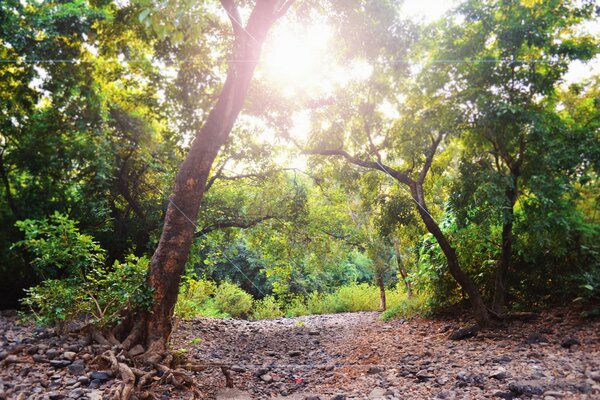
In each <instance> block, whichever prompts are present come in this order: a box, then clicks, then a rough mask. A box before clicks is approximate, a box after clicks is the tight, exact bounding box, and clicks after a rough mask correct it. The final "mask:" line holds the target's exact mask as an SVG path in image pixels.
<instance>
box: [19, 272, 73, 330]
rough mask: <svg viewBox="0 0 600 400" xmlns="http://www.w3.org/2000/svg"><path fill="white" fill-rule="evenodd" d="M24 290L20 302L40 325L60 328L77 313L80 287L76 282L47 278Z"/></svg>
mask: <svg viewBox="0 0 600 400" xmlns="http://www.w3.org/2000/svg"><path fill="white" fill-rule="evenodd" d="M25 292H26V296H25V297H24V298H23V299H22V300H21V303H22V304H23V305H25V306H27V307H28V308H29V310H30V311H31V312H32V313H33V317H34V319H35V320H36V322H38V323H40V324H42V325H56V326H57V327H58V328H59V330H61V328H62V326H63V324H64V323H65V322H67V321H69V320H71V319H73V318H75V316H76V315H77V314H78V309H77V307H76V304H77V303H78V300H79V297H80V288H79V285H78V283H77V282H74V281H72V280H63V281H59V280H56V279H48V280H46V281H43V282H42V283H40V284H39V285H37V286H34V287H32V288H29V289H27V290H25Z"/></svg>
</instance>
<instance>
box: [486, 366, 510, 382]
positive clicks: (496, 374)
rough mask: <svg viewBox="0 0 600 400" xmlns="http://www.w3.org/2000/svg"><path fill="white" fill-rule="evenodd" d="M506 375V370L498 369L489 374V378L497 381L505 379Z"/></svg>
mask: <svg viewBox="0 0 600 400" xmlns="http://www.w3.org/2000/svg"><path fill="white" fill-rule="evenodd" d="M506 377H507V373H506V369H504V368H498V369H497V370H495V371H493V372H492V373H491V374H490V378H493V379H497V380H499V381H501V380H504V379H506Z"/></svg>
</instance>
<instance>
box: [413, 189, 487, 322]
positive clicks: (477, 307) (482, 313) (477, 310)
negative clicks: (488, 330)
mask: <svg viewBox="0 0 600 400" xmlns="http://www.w3.org/2000/svg"><path fill="white" fill-rule="evenodd" d="M410 189H411V194H412V197H413V199H414V200H415V202H417V204H418V206H417V209H418V211H419V215H420V216H421V219H422V220H423V222H424V223H425V226H426V227H427V231H428V232H429V233H431V234H432V235H433V237H434V238H435V239H436V240H437V242H438V244H439V245H440V248H441V249H442V252H443V253H444V255H445V256H446V260H447V262H448V270H449V271H450V275H452V277H453V278H454V279H455V280H456V282H457V283H458V284H459V285H460V287H461V288H462V289H463V290H464V291H465V292H466V293H467V295H468V296H469V302H470V303H471V307H472V308H473V313H474V314H475V320H476V321H477V323H478V324H479V326H480V327H482V328H483V327H485V326H487V325H489V323H490V317H489V314H488V311H487V308H486V306H485V303H484V302H483V299H482V298H481V295H480V294H479V290H478V289H477V286H475V283H473V281H472V280H471V278H469V276H468V275H467V274H465V272H464V271H463V270H462V269H461V268H460V264H459V262H458V257H457V256H456V251H455V250H454V248H453V247H452V246H451V245H450V242H449V241H448V238H446V235H444V233H443V232H442V230H441V229H440V227H439V226H438V224H437V222H435V220H434V219H433V218H432V217H431V215H430V214H429V210H428V209H427V205H426V203H425V197H424V195H423V185H422V184H420V183H418V182H414V183H413V184H412V185H411V187H410Z"/></svg>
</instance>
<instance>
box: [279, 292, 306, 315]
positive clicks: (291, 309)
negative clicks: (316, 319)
mask: <svg viewBox="0 0 600 400" xmlns="http://www.w3.org/2000/svg"><path fill="white" fill-rule="evenodd" d="M309 314H310V312H309V311H308V308H306V304H304V298H302V297H300V296H296V297H294V298H292V299H291V300H290V301H289V302H288V305H287V307H286V308H285V316H286V317H288V318H293V317H301V316H303V315H309Z"/></svg>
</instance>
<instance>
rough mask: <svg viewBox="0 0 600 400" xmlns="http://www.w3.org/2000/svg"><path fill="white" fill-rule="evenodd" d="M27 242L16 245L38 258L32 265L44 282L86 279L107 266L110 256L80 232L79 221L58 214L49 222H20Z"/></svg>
mask: <svg viewBox="0 0 600 400" xmlns="http://www.w3.org/2000/svg"><path fill="white" fill-rule="evenodd" d="M16 226H17V227H18V228H19V229H20V230H21V231H22V232H23V234H24V235H25V239H24V240H21V241H19V242H17V243H15V244H14V245H13V247H22V248H25V249H26V250H27V251H28V252H30V253H31V254H32V255H33V256H34V258H33V260H32V261H31V265H32V266H33V267H34V269H35V271H36V273H37V274H38V276H39V277H40V278H42V279H55V278H67V277H75V276H76V277H79V278H81V277H83V275H85V274H86V273H87V272H88V271H91V270H93V269H94V268H100V267H102V265H104V262H105V259H106V252H105V251H104V250H103V249H102V248H101V247H100V245H99V244H98V243H96V242H95V241H94V240H93V238H92V237H91V236H89V235H84V234H82V233H80V232H79V229H78V228H77V221H74V220H71V219H69V218H68V217H67V216H66V215H64V214H60V213H59V212H55V213H54V214H53V215H52V216H51V217H50V218H48V219H39V220H31V219H26V220H23V221H17V223H16Z"/></svg>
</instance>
